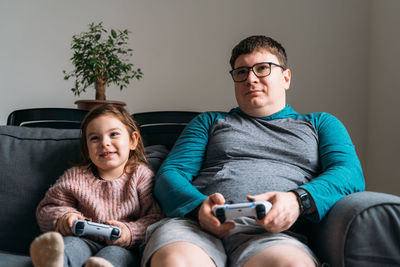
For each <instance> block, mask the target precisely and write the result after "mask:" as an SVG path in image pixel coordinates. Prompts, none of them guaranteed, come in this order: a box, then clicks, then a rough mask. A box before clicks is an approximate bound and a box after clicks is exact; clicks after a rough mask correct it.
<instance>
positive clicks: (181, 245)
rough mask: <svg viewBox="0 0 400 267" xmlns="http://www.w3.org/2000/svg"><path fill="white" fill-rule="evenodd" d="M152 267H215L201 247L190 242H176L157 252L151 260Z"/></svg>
mask: <svg viewBox="0 0 400 267" xmlns="http://www.w3.org/2000/svg"><path fill="white" fill-rule="evenodd" d="M150 263H151V264H150V266H152V267H158V266H163V267H167V266H173V267H180V266H202V267H207V266H215V265H214V263H213V261H212V260H211V259H210V257H209V256H208V255H207V254H206V253H205V251H204V250H202V249H201V248H200V247H198V246H196V245H194V244H192V243H189V242H175V243H171V244H169V245H166V246H164V247H162V248H160V249H159V250H157V251H156V252H155V253H154V255H153V256H152V257H151V259H150Z"/></svg>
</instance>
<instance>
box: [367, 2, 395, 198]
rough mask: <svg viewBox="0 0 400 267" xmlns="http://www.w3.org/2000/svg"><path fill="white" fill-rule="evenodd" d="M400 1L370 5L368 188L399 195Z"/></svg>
mask: <svg viewBox="0 0 400 267" xmlns="http://www.w3.org/2000/svg"><path fill="white" fill-rule="evenodd" d="M399 11H400V1H397V0H385V1H373V2H372V5H371V14H372V16H371V35H370V43H371V53H370V64H369V66H370V83H369V84H370V94H369V105H368V143H367V144H368V157H367V163H368V164H367V169H366V172H367V173H368V179H367V180H366V182H367V187H368V188H378V189H379V190H381V191H384V192H389V193H393V194H397V195H400V186H399V183H400V181H399V178H400V171H399V163H400V116H399V115H400V111H399V102H400V86H399V79H398V78H399V75H400V72H399V62H400V29H399V25H400V16H399Z"/></svg>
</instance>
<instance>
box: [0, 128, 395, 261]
mask: <svg viewBox="0 0 400 267" xmlns="http://www.w3.org/2000/svg"><path fill="white" fill-rule="evenodd" d="M146 151H147V155H148V158H149V162H150V166H151V168H152V169H153V170H154V171H156V170H157V169H158V167H159V165H160V164H161V162H162V160H163V159H164V158H165V156H166V155H167V153H168V150H167V148H166V147H165V146H162V145H152V146H148V147H146ZM74 162H79V130H60V129H50V128H26V127H18V126H0V203H1V209H0V266H1V267H2V266H7V267H14V266H15V267H26V266H31V261H30V258H29V256H28V255H29V245H30V243H31V241H32V240H33V239H34V237H36V236H37V235H39V234H40V230H39V228H38V226H37V223H36V218H35V209H36V206H37V204H38V203H39V201H40V200H41V199H42V197H43V196H44V194H45V192H46V190H47V189H48V188H49V186H50V185H51V184H53V183H54V181H55V180H56V179H57V178H58V177H59V176H60V175H61V174H62V172H63V171H64V170H65V169H67V168H68V167H69V163H74ZM309 226H310V227H309V230H310V232H309V242H310V245H311V247H312V248H313V250H314V251H315V252H316V253H317V255H318V256H319V258H320V259H321V260H322V261H323V262H328V263H330V265H331V266H364V267H365V266H400V197H398V196H393V195H388V194H382V193H375V192H362V193H357V194H353V195H349V196H347V197H345V198H343V199H341V200H340V201H339V202H338V203H337V204H336V205H335V206H334V208H333V209H332V210H331V211H330V212H329V214H328V216H327V217H326V219H325V220H323V221H322V222H321V223H319V224H316V225H309Z"/></svg>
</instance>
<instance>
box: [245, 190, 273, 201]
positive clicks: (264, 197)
mask: <svg viewBox="0 0 400 267" xmlns="http://www.w3.org/2000/svg"><path fill="white" fill-rule="evenodd" d="M271 194H272V192H266V193H263V194H259V195H248V196H246V198H247V200H248V201H251V202H255V201H265V200H269V199H270V197H271Z"/></svg>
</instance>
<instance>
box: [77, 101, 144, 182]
mask: <svg viewBox="0 0 400 267" xmlns="http://www.w3.org/2000/svg"><path fill="white" fill-rule="evenodd" d="M107 115H109V116H113V117H115V118H117V119H119V120H120V121H121V122H122V124H124V125H125V127H126V129H127V130H128V133H129V136H130V138H132V134H133V133H134V132H137V133H138V143H137V146H136V149H135V150H131V151H130V152H129V158H128V161H127V163H126V165H125V170H124V171H125V172H129V173H132V172H134V171H135V170H136V168H137V167H138V165H140V164H141V163H142V164H145V165H147V158H146V152H145V149H144V145H143V140H142V136H141V135H140V131H139V127H138V126H137V124H136V122H135V120H134V119H133V118H132V116H131V115H130V114H129V113H128V112H127V111H126V110H125V109H124V108H123V107H119V106H115V105H110V104H105V105H101V106H99V107H96V108H94V109H92V110H91V111H90V112H89V113H88V114H87V115H86V116H85V118H84V119H83V121H82V123H81V133H80V151H81V157H82V164H81V165H83V166H88V169H91V170H92V171H93V173H94V174H95V175H97V167H96V166H95V165H94V164H93V162H92V161H91V160H90V157H89V150H88V145H87V140H86V129H87V126H88V125H89V123H90V122H91V121H92V120H94V119H96V118H98V117H100V116H107Z"/></svg>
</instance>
